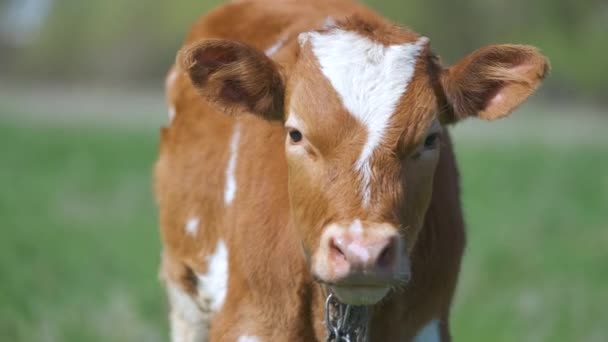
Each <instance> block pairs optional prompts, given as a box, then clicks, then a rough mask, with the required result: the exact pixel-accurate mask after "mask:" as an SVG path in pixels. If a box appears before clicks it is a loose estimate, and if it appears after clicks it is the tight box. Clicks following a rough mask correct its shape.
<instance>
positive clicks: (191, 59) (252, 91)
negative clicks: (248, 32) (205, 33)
mask: <svg viewBox="0 0 608 342" xmlns="http://www.w3.org/2000/svg"><path fill="white" fill-rule="evenodd" d="M177 63H178V65H179V66H180V68H181V69H182V70H183V71H185V72H186V73H187V74H188V76H189V77H190V80H191V81H192V84H193V86H194V87H195V88H196V89H197V90H198V91H199V93H200V94H201V95H202V96H203V97H205V98H206V99H208V100H210V101H212V102H214V103H217V104H218V105H219V107H220V110H223V111H224V112H227V113H230V114H237V113H240V112H249V113H253V114H255V115H259V116H261V117H262V118H264V119H266V120H281V119H283V101H284V92H285V91H284V82H283V79H282V77H281V74H280V72H279V69H278V66H277V65H276V64H275V63H274V62H273V61H272V60H271V59H270V58H268V57H267V56H266V55H265V54H264V53H263V52H261V51H258V50H256V49H254V48H253V47H251V46H248V45H246V44H243V43H240V42H236V41H230V40H223V39H206V40H202V41H199V42H197V43H195V44H193V45H191V46H187V47H185V48H183V49H182V50H181V51H180V52H179V54H178V57H177Z"/></svg>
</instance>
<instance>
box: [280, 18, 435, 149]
mask: <svg viewBox="0 0 608 342" xmlns="http://www.w3.org/2000/svg"><path fill="white" fill-rule="evenodd" d="M300 43H301V45H302V46H303V50H304V53H303V55H304V56H305V58H304V59H307V58H310V59H314V64H315V69H316V70H314V69H313V70H311V68H306V69H307V72H314V73H319V74H320V75H321V77H323V78H325V79H326V80H327V81H328V83H329V85H330V87H331V88H332V90H333V91H331V93H332V95H334V96H337V98H338V99H337V101H338V102H339V103H340V104H341V107H343V108H344V109H345V111H346V112H348V114H349V115H350V116H352V117H353V118H354V119H356V120H357V121H358V122H359V123H361V124H362V125H363V126H365V127H366V128H367V130H368V134H369V140H370V144H371V145H377V144H378V143H379V142H380V138H381V136H382V132H383V131H384V130H386V128H387V126H388V124H389V121H390V118H391V117H392V116H393V114H395V112H396V111H397V109H398V105H399V103H400V100H401V99H402V98H404V95H405V93H406V92H407V90H408V85H409V84H410V83H411V81H412V80H413V77H414V73H415V71H416V65H417V63H418V60H419V59H420V56H421V52H422V51H423V50H424V49H425V48H426V46H427V45H428V38H426V37H415V36H414V37H411V36H408V39H407V40H406V42H400V43H396V44H386V43H385V42H380V41H377V40H374V39H372V37H368V36H365V35H363V34H361V33H360V32H356V31H352V30H345V29H341V28H333V29H330V30H327V31H322V32H308V33H304V34H302V35H301V36H300ZM304 63H306V64H309V65H310V62H309V61H306V62H304ZM300 76H305V75H300ZM305 77H306V78H308V79H315V78H316V77H313V76H310V75H306V76H305ZM311 90H312V93H313V94H312V95H313V96H321V95H322V96H324V97H327V94H325V93H323V94H320V92H322V89H321V88H319V89H318V90H316V91H315V89H311ZM315 102H316V103H319V101H315ZM328 102H335V101H328ZM288 115H289V114H288Z"/></svg>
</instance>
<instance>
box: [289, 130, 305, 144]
mask: <svg viewBox="0 0 608 342" xmlns="http://www.w3.org/2000/svg"><path fill="white" fill-rule="evenodd" d="M289 138H291V141H292V142H293V143H299V142H300V141H302V132H300V131H298V130H297V129H292V130H290V131H289Z"/></svg>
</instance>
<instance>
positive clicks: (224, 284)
mask: <svg viewBox="0 0 608 342" xmlns="http://www.w3.org/2000/svg"><path fill="white" fill-rule="evenodd" d="M227 289H228V249H227V248H226V244H225V243H224V241H223V240H219V241H218V243H217V246H216V247H215V251H214V252H213V254H210V255H209V256H207V273H206V274H199V275H198V294H199V296H201V297H203V299H204V300H209V302H210V308H211V311H213V312H217V311H219V310H220V309H221V308H222V305H223V304H224V299H225V298H226V290H227Z"/></svg>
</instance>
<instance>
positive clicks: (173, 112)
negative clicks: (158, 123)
mask: <svg viewBox="0 0 608 342" xmlns="http://www.w3.org/2000/svg"><path fill="white" fill-rule="evenodd" d="M168 114H169V123H171V122H173V119H174V118H175V107H173V106H170V107H169V113H168Z"/></svg>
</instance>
